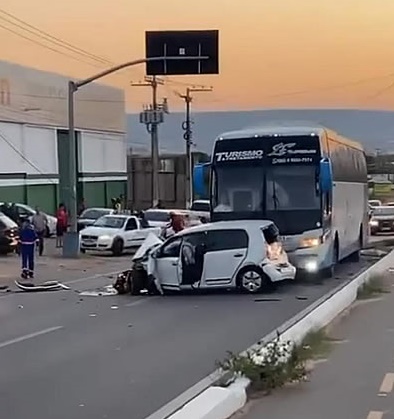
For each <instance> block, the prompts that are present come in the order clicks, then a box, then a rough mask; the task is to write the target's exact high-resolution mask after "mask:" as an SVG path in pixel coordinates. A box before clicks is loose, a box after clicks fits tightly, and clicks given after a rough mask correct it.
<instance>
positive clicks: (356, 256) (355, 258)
mask: <svg viewBox="0 0 394 419" xmlns="http://www.w3.org/2000/svg"><path fill="white" fill-rule="evenodd" d="M362 248H363V229H362V227H360V233H359V235H358V249H357V250H356V251H355V252H354V253H352V254H351V255H350V257H349V261H350V262H358V261H359V260H360V250H361V249H362Z"/></svg>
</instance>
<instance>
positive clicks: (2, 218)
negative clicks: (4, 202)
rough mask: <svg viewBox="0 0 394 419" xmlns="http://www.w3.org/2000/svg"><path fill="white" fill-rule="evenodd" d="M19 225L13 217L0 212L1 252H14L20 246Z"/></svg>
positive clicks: (4, 253)
mask: <svg viewBox="0 0 394 419" xmlns="http://www.w3.org/2000/svg"><path fill="white" fill-rule="evenodd" d="M18 241H19V227H18V225H17V224H16V223H15V222H14V221H12V220H11V218H9V217H7V216H6V215H4V214H3V213H2V212H0V254H2V255H6V254H8V253H12V252H14V251H15V250H16V249H17V247H18Z"/></svg>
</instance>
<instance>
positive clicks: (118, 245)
mask: <svg viewBox="0 0 394 419" xmlns="http://www.w3.org/2000/svg"><path fill="white" fill-rule="evenodd" d="M122 253H123V240H122V239H115V240H114V243H113V244H112V254H113V255H114V256H120V255H121V254H122Z"/></svg>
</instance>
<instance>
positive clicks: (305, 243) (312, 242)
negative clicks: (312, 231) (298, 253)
mask: <svg viewBox="0 0 394 419" xmlns="http://www.w3.org/2000/svg"><path fill="white" fill-rule="evenodd" d="M322 242H323V240H322V238H321V237H308V238H305V239H301V240H300V247H304V248H307V247H316V246H319V244H322Z"/></svg>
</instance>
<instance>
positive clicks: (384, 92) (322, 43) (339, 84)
mask: <svg viewBox="0 0 394 419" xmlns="http://www.w3.org/2000/svg"><path fill="white" fill-rule="evenodd" d="M33 3H34V5H33ZM0 10H3V11H6V12H9V13H11V14H13V15H15V16H17V17H18V18H20V19H22V20H24V21H26V22H28V23H29V24H31V25H34V26H36V27H38V28H40V29H42V30H44V31H46V32H49V33H50V34H52V35H54V36H56V37H58V38H61V39H62V40H64V41H67V42H69V43H71V44H73V45H75V46H78V47H79V48H83V49H84V50H87V51H89V52H90V53H92V54H95V55H96V56H100V57H103V58H106V59H107V60H108V61H110V62H114V63H120V62H124V61H128V60H131V59H137V58H142V57H143V56H144V53H145V50H144V32H145V30H173V29H219V31H220V75H219V76H195V77H171V78H169V79H168V81H167V83H166V84H165V85H164V86H162V87H160V92H159V93H160V95H161V96H163V97H164V96H165V97H168V99H169V103H170V108H171V109H173V110H179V109H180V108H181V107H182V102H181V100H180V99H179V98H178V97H177V96H176V92H178V93H183V91H184V90H185V88H186V86H187V85H188V84H191V85H192V84H195V85H196V84H200V85H205V86H213V92H212V93H202V94H198V95H197V94H196V97H195V103H194V104H193V106H194V109H197V110H215V109H218V110H232V109H234V110H237V109H259V108H260V109H261V108H292V107H330V108H337V107H338V108H348V107H352V108H361V109H365V108H373V109H394V54H393V49H394V25H393V21H394V0H342V1H335V0H242V1H239V0H199V1H194V2H190V1H189V2H187V1H184V0H183V1H181V0H166V1H163V0H144V1H142V0H140V1H138V0H112V1H109V0H79V1H77V0H68V1H53V0H35V1H34V2H32V1H31V0H13V1H12V2H11V1H9V0H0ZM5 19H6V20H5ZM10 22H13V23H10ZM15 23H16V24H18V25H21V24H20V23H17V22H15V21H13V20H12V19H10V17H7V16H6V15H4V14H2V13H1V12H0V36H1V54H0V58H1V59H3V60H8V61H12V62H17V63H20V64H23V65H27V66H32V67H36V68H40V69H45V70H49V71H54V72H59V73H62V74H67V75H70V76H72V77H86V76H89V75H91V74H93V73H95V72H97V70H99V69H103V68H105V67H106V65H105V64H102V63H99V62H97V61H96V60H92V59H90V58H86V57H85V58H78V57H79V56H78V55H75V54H74V53H72V52H70V51H67V50H65V49H63V48H61V47H60V46H59V45H53V44H50V43H48V42H47V41H45V40H43V39H42V38H39V37H36V36H33V35H32V34H31V33H28V32H25V31H23V30H22V29H21V28H20V27H17V26H15ZM4 27H7V28H9V29H11V30H13V31H14V32H17V33H19V34H23V35H24V36H26V37H28V38H33V39H35V40H36V41H38V42H41V43H44V44H45V45H49V46H51V48H54V49H55V50H61V51H63V52H64V53H65V54H69V55H71V56H74V57H77V59H73V58H71V57H68V56H64V55H61V54H59V53H57V52H55V51H51V50H48V49H45V48H44V47H42V46H38V45H36V44H34V43H32V42H30V41H29V40H27V39H22V38H20V37H19V36H18V35H17V34H15V33H10V32H9V31H7V30H5V29H4ZM81 59H83V61H84V62H82V61H81ZM85 61H86V62H85ZM143 76H144V67H139V68H137V67H136V68H134V69H130V70H128V71H123V72H122V73H119V74H118V75H116V76H111V77H108V78H106V79H105V82H106V83H108V84H112V85H115V86H118V87H121V88H123V89H125V92H126V97H127V106H128V109H129V110H131V111H138V110H139V109H140V108H141V106H142V105H143V104H144V103H146V102H148V101H149V99H150V93H151V92H150V90H149V89H147V88H143V87H131V86H130V82H131V81H134V82H137V81H139V80H141V79H143ZM392 83H393V86H391V84H392Z"/></svg>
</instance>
